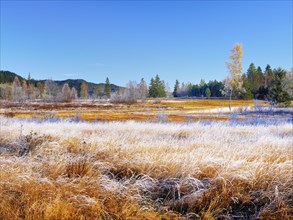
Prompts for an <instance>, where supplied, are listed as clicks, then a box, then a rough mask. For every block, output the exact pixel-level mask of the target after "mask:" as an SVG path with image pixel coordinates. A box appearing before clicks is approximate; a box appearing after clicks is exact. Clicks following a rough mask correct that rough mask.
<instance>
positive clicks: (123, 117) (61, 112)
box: [0, 99, 263, 122]
mask: <svg viewBox="0 0 293 220" xmlns="http://www.w3.org/2000/svg"><path fill="white" fill-rule="evenodd" d="M228 103H229V101H228V100H209V99H201V100H191V99H190V100H177V99H162V100H155V99H150V100H147V101H146V102H143V103H142V102H138V103H134V104H112V103H108V102H101V101H99V100H96V101H87V102H80V101H76V102H70V103H44V102H41V103H39V102H36V103H4V102H3V103H1V105H2V107H0V115H4V116H9V117H16V118H32V117H33V118H44V117H52V116H54V117H57V118H68V117H73V118H75V117H76V115H78V117H79V119H81V120H86V121H94V120H98V121H100V120H101V121H128V120H136V121H157V120H158V119H157V118H158V113H159V112H163V113H164V114H165V116H166V120H167V121H169V122H184V121H185V120H186V117H188V118H189V119H192V120H227V119H228V118H229V117H228V116H223V115H217V114H210V113H205V112H202V111H205V110H208V109H219V108H228ZM261 103H263V102H261ZM240 106H253V101H252V100H233V101H232V107H240ZM199 111H201V112H199Z"/></svg>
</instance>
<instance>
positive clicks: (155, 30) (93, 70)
mask: <svg viewBox="0 0 293 220" xmlns="http://www.w3.org/2000/svg"><path fill="white" fill-rule="evenodd" d="M236 42H240V43H242V44H243V60H242V61H243V71H246V70H247V68H248V66H249V64H250V63H251V62H253V63H254V64H255V65H256V66H261V67H262V68H263V69H264V68H265V66H266V64H270V65H271V66H272V67H273V68H274V67H279V66H281V67H283V68H286V69H290V68H291V67H292V1H142V2H138V1H108V2H107V1H39V2H38V1H1V60H0V61H1V63H0V69H1V70H10V71H13V72H16V73H18V74H20V75H22V76H25V77H26V76H27V75H28V72H30V73H31V76H32V77H33V78H35V79H47V78H52V79H56V80H59V79H67V78H83V79H86V80H88V81H92V82H104V81H105V78H106V77H109V78H110V81H111V83H115V84H118V85H125V84H126V83H127V82H128V81H129V80H136V81H139V80H140V79H141V78H142V77H144V78H145V79H146V80H147V82H149V80H150V78H151V77H153V76H155V75H156V74H159V76H160V77H161V79H163V80H165V81H167V82H168V83H169V84H170V87H171V89H172V88H173V85H174V82H175V79H179V81H180V82H182V81H184V82H188V81H189V82H192V83H198V82H199V81H200V79H205V80H206V81H209V80H213V79H217V80H222V79H224V78H225V76H226V75H227V74H228V72H227V69H226V65H225V62H227V61H229V53H230V49H231V48H232V46H233V44H234V43H236Z"/></svg>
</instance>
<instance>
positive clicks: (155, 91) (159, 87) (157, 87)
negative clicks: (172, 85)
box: [149, 75, 167, 98]
mask: <svg viewBox="0 0 293 220" xmlns="http://www.w3.org/2000/svg"><path fill="white" fill-rule="evenodd" d="M149 95H150V97H153V98H157V97H166V95H167V93H166V89H165V83H164V81H162V80H160V77H159V75H156V77H155V79H153V78H151V83H150V87H149Z"/></svg>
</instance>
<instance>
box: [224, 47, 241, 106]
mask: <svg viewBox="0 0 293 220" xmlns="http://www.w3.org/2000/svg"><path fill="white" fill-rule="evenodd" d="M230 59H231V61H230V62H227V63H226V64H227V69H228V71H229V75H228V76H227V78H226V79H225V80H224V90H223V93H224V94H225V95H227V96H229V109H230V111H231V99H232V95H233V94H234V93H236V92H239V91H241V90H243V89H242V85H243V81H242V62H241V59H242V45H241V44H240V43H236V44H234V46H233V48H232V50H231V54H230Z"/></svg>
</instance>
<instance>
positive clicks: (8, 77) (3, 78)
mask: <svg viewBox="0 0 293 220" xmlns="http://www.w3.org/2000/svg"><path fill="white" fill-rule="evenodd" d="M16 76H17V77H18V79H19V81H20V83H22V81H23V80H27V79H25V78H23V77H22V76H20V75H18V74H16V73H13V72H10V71H3V70H1V71H0V84H3V83H13V80H14V78H15V77H16ZM45 81H46V80H35V79H30V82H31V83H33V84H35V86H36V85H37V83H38V82H42V83H45ZM53 81H54V82H55V83H56V84H57V85H58V86H60V87H62V86H63V85H64V84H65V83H68V84H69V87H70V88H72V87H75V88H76V89H78V88H79V87H80V85H81V83H82V82H85V83H86V84H87V85H88V91H89V94H92V93H93V92H94V91H95V90H96V89H97V90H101V91H104V88H105V83H98V84H96V83H92V82H87V81H85V80H83V79H67V80H53ZM119 88H122V87H120V86H117V85H115V84H111V92H115V91H118V89H119Z"/></svg>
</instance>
